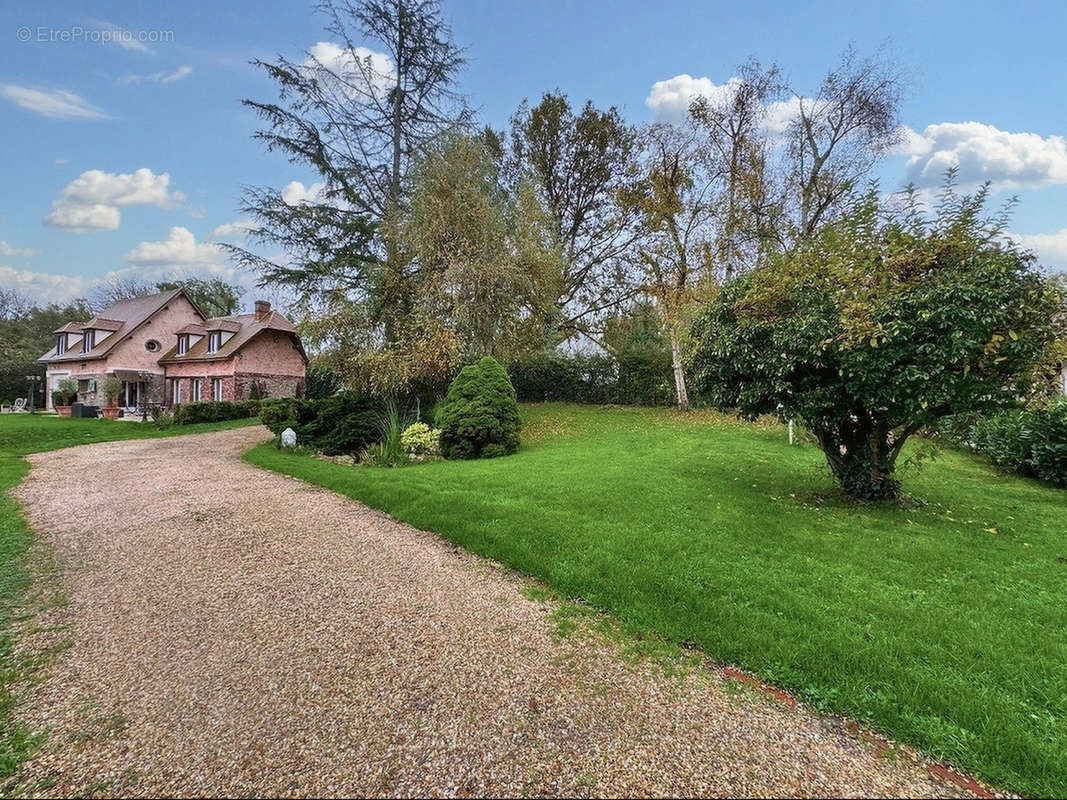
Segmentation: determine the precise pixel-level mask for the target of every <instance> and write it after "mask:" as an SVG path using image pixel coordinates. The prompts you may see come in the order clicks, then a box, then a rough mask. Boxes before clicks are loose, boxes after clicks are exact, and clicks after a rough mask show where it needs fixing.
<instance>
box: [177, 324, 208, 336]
mask: <svg viewBox="0 0 1067 800" xmlns="http://www.w3.org/2000/svg"><path fill="white" fill-rule="evenodd" d="M175 333H176V334H181V333H193V334H196V335H197V336H203V335H204V334H205V333H207V329H206V328H205V327H204V326H203V325H200V324H198V323H196V322H190V323H189V324H188V325H186V326H185V327H184V328H178V330H176V331H175Z"/></svg>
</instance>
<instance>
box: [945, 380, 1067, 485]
mask: <svg viewBox="0 0 1067 800" xmlns="http://www.w3.org/2000/svg"><path fill="white" fill-rule="evenodd" d="M965 444H967V446H969V447H970V448H972V449H973V450H977V451H978V452H980V453H982V454H983V455H985V456H986V457H987V458H989V460H990V461H992V462H993V463H994V464H996V465H997V466H998V467H1001V468H1002V469H1007V470H1013V471H1015V472H1019V473H1021V474H1023V475H1028V476H1030V477H1032V478H1038V479H1040V480H1043V481H1048V482H1049V483H1053V484H1055V485H1057V486H1067V400H1060V401H1059V402H1056V403H1053V404H1052V405H1051V406H1049V407H1047V408H1026V409H1021V410H1018V411H1010V412H1007V413H1004V414H997V415H996V416H992V417H986V418H985V419H980V420H978V421H977V422H975V423H974V424H973V425H972V426H971V428H970V430H969V431H968V433H967V434H966V436H965Z"/></svg>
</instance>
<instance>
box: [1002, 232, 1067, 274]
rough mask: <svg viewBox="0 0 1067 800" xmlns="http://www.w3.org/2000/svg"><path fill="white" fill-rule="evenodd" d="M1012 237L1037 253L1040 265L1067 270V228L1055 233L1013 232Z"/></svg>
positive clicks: (1056, 269)
mask: <svg viewBox="0 0 1067 800" xmlns="http://www.w3.org/2000/svg"><path fill="white" fill-rule="evenodd" d="M1012 238H1013V239H1015V240H1016V241H1017V242H1019V243H1020V244H1021V245H1022V246H1023V247H1025V248H1026V249H1027V250H1033V251H1034V252H1035V253H1037V260H1038V263H1039V264H1041V266H1043V267H1045V268H1047V269H1052V270H1054V271H1061V270H1067V228H1061V229H1060V230H1059V231H1057V232H1056V233H1014V234H1012Z"/></svg>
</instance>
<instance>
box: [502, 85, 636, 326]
mask: <svg viewBox="0 0 1067 800" xmlns="http://www.w3.org/2000/svg"><path fill="white" fill-rule="evenodd" d="M635 144H636V140H635V132H634V130H633V128H632V127H631V126H629V125H628V124H626V122H625V121H624V120H623V118H622V115H621V114H620V113H619V110H618V109H617V108H614V107H612V108H610V109H608V110H606V111H602V110H600V109H598V108H596V107H595V106H594V105H593V104H592V102H591V101H590V102H587V103H586V104H585V106H584V107H583V108H582V109H581V111H580V112H579V113H577V114H575V112H574V110H573V109H572V108H571V104H570V101H569V100H568V99H567V96H566V95H564V94H563V93H562V92H559V91H557V92H555V93H550V94H545V95H544V96H543V97H542V98H541V101H540V102H539V103H538V104H537V105H536V106H533V107H532V108H531V107H530V106H529V105H528V104H527V103H526V102H525V101H524V102H523V104H522V105H521V106H520V107H519V109H518V110H517V111H516V112H515V114H514V115H513V117H512V119H511V149H510V153H509V157H508V159H507V163H506V171H507V174H508V176H509V178H510V180H511V181H512V183H517V182H518V181H520V180H522V179H528V180H530V181H532V185H534V186H536V187H537V191H538V193H539V195H540V199H541V202H542V203H543V206H544V210H545V214H546V216H547V217H548V218H549V220H550V221H551V225H552V233H553V235H554V237H555V241H556V246H557V247H558V251H559V258H560V268H561V273H560V276H559V280H558V285H557V295H556V297H555V298H554V304H555V306H556V309H557V314H556V317H557V326H558V340H559V341H563V340H566V339H568V338H571V337H572V336H574V335H576V334H586V335H590V334H591V333H592V332H593V331H594V329H595V327H596V325H597V323H598V322H599V321H600V319H601V318H602V316H603V314H604V312H606V311H608V310H610V309H611V308H613V307H615V306H616V305H618V304H619V303H621V302H624V301H625V300H627V299H629V298H630V297H632V296H633V295H634V294H635V293H636V289H635V288H634V286H633V284H632V281H631V280H630V276H629V275H627V273H626V270H625V268H626V254H627V250H628V249H629V247H630V246H631V245H632V243H633V241H634V238H635V236H636V230H635V227H634V221H635V217H636V214H635V212H634V211H633V210H632V209H630V208H628V207H626V206H624V205H622V204H620V202H619V193H620V191H621V190H622V189H623V188H624V187H625V185H626V183H627V181H628V179H629V178H628V175H627V168H628V166H629V165H630V164H631V163H632V155H633V152H634V147H635ZM501 147H502V145H501Z"/></svg>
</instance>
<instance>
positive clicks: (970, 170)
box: [896, 122, 1067, 189]
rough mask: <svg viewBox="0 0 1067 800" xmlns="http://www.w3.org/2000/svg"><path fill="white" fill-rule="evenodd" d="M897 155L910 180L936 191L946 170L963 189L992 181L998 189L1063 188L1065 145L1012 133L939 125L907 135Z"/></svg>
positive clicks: (1056, 138) (966, 124)
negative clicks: (954, 171) (956, 175)
mask: <svg viewBox="0 0 1067 800" xmlns="http://www.w3.org/2000/svg"><path fill="white" fill-rule="evenodd" d="M896 152H898V153H900V154H903V155H908V156H910V158H909V159H908V168H907V169H908V180H909V181H911V182H913V183H915V185H917V186H920V187H922V186H936V185H937V184H939V183H940V182H941V181H942V180H943V178H944V175H945V171H946V170H947V169H949V168H950V167H956V168H957V169H958V170H959V182H960V185H961V187H963V188H969V187H973V186H976V185H978V184H980V183H982V182H983V181H987V180H988V181H992V182H993V183H994V186H995V188H999V189H1037V188H1041V187H1043V186H1052V185H1055V184H1062V183H1067V140H1065V139H1064V137H1062V136H1048V137H1043V136H1041V135H1040V134H1036V133H1011V132H1009V131H1002V130H1000V129H999V128H996V127H994V126H992V125H986V124H984V123H981V122H942V123H938V124H936V125H928V126H927V127H926V129H925V130H924V131H923V132H922V133H917V132H916V131H913V130H912V129H910V128H906V129H905V137H904V142H903V143H902V145H901V146H900V147H899V148H897V151H896Z"/></svg>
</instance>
